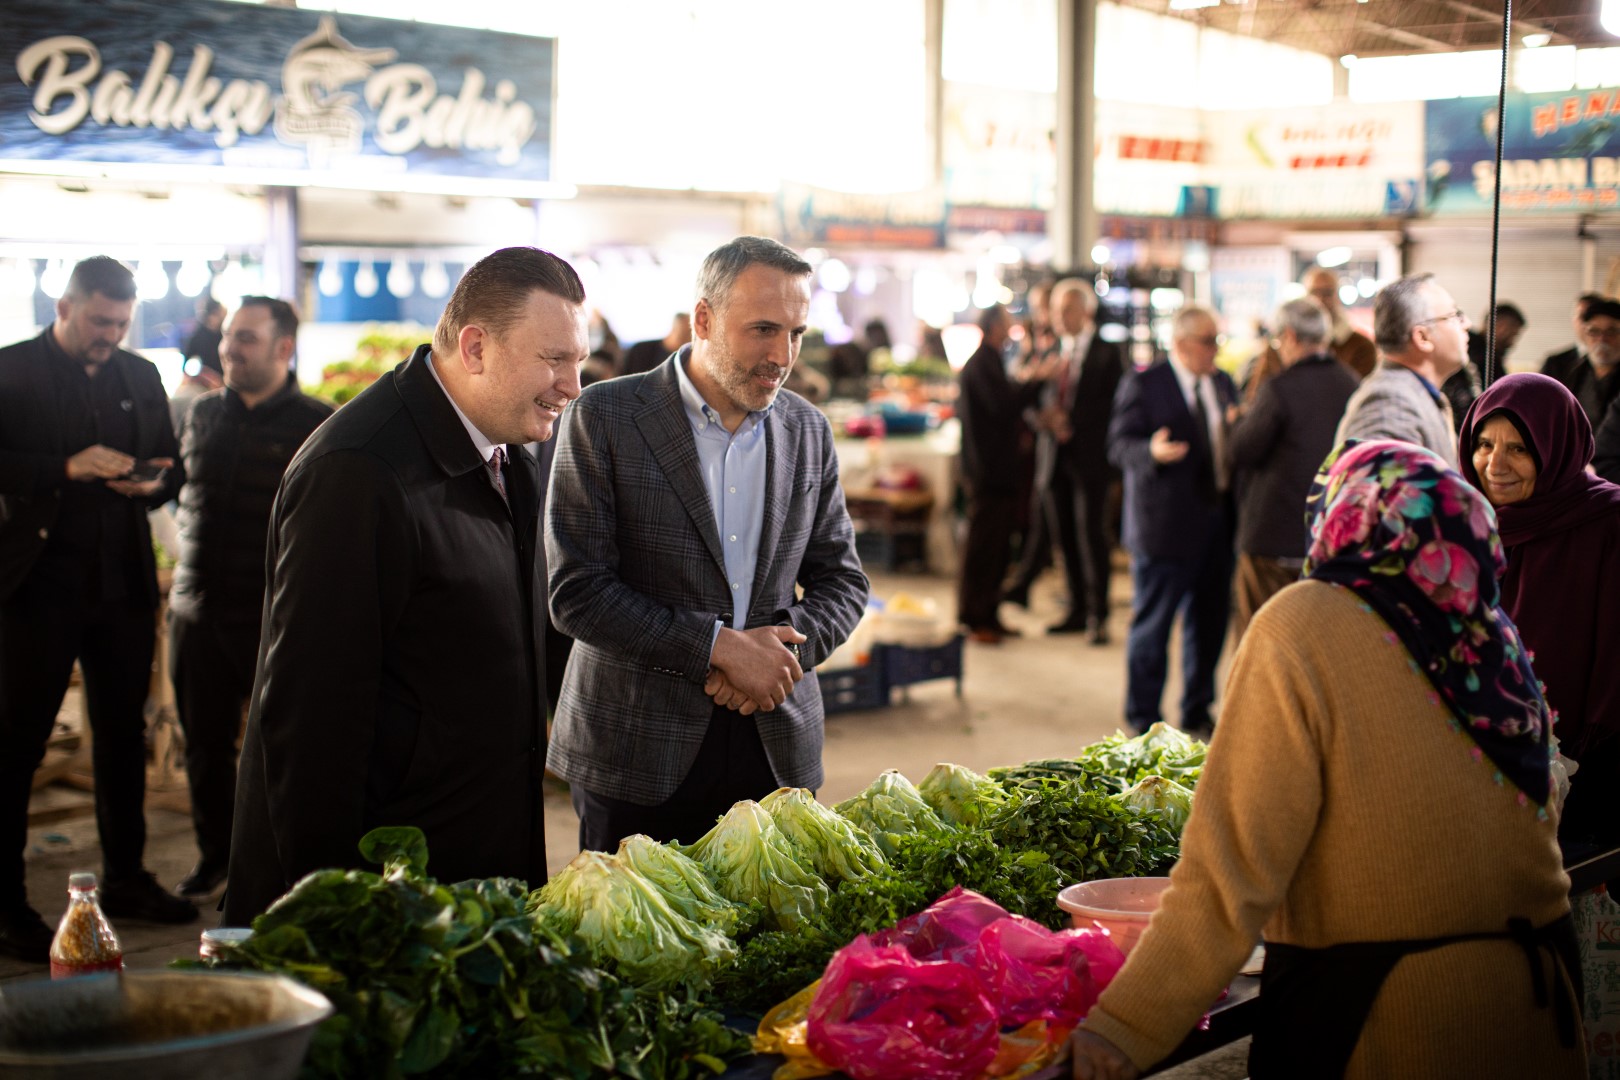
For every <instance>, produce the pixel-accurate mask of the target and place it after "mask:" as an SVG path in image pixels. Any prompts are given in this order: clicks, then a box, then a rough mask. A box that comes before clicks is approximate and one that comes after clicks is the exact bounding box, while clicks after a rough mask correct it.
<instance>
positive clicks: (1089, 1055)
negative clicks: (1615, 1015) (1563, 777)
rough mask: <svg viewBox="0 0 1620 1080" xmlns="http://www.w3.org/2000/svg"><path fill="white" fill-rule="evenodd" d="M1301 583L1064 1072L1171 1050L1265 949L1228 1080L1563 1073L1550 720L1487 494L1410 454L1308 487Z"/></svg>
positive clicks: (1350, 461) (1385, 453)
mask: <svg viewBox="0 0 1620 1080" xmlns="http://www.w3.org/2000/svg"><path fill="white" fill-rule="evenodd" d="M1310 517H1311V541H1312V544H1311V549H1310V552H1309V559H1308V562H1307V564H1306V580H1304V581H1302V582H1300V583H1298V584H1295V585H1291V586H1289V587H1288V588H1287V589H1284V590H1283V591H1282V592H1281V593H1279V594H1278V595H1277V596H1276V597H1274V598H1273V599H1272V600H1271V601H1270V602H1269V603H1267V604H1266V606H1265V607H1264V608H1263V609H1262V610H1261V611H1260V613H1259V614H1258V615H1257V616H1256V618H1255V621H1254V623H1253V624H1252V626H1251V627H1250V629H1249V632H1248V634H1246V635H1245V636H1244V639H1243V643H1242V645H1241V647H1240V648H1239V650H1238V654H1237V658H1236V660H1235V662H1234V664H1233V668H1232V675H1231V679H1230V682H1229V685H1228V689H1227V696H1226V705H1225V708H1224V709H1223V710H1222V714H1221V722H1220V725H1219V726H1218V727H1217V728H1216V735H1215V741H1214V744H1213V745H1212V746H1211V747H1210V753H1209V761H1208V764H1207V765H1206V767H1205V769H1204V774H1203V777H1202V779H1201V780H1200V781H1199V786H1198V796H1197V799H1196V800H1195V801H1194V803H1193V812H1192V817H1191V818H1190V819H1189V821H1188V823H1187V828H1186V832H1185V834H1184V836H1183V838H1182V857H1181V861H1180V862H1179V863H1178V864H1177V865H1176V868H1175V870H1174V871H1173V872H1172V874H1171V878H1170V880H1171V887H1170V889H1169V890H1168V891H1167V892H1166V893H1165V895H1164V900H1163V903H1162V904H1161V906H1160V909H1159V911H1158V913H1157V914H1156V915H1155V916H1154V919H1153V922H1152V924H1151V925H1150V926H1149V928H1148V931H1147V933H1146V934H1145V935H1143V937H1142V939H1141V941H1140V943H1139V944H1138V945H1137V947H1136V949H1135V950H1134V951H1133V952H1132V953H1131V956H1130V959H1129V960H1128V961H1127V962H1126V965H1125V967H1124V968H1123V969H1122V970H1121V972H1120V973H1119V975H1118V976H1117V977H1116V978H1115V980H1114V982H1113V984H1112V985H1110V986H1109V988H1108V989H1107V990H1106V991H1105V992H1104V993H1103V996H1102V998H1101V1000H1100V1001H1099V1002H1098V1004H1097V1006H1096V1008H1095V1009H1093V1010H1092V1013H1091V1015H1090V1016H1089V1017H1088V1018H1087V1020H1086V1022H1085V1025H1084V1027H1083V1028H1082V1029H1081V1031H1079V1032H1077V1033H1076V1035H1075V1039H1074V1050H1075V1066H1074V1075H1075V1076H1076V1077H1084V1078H1087V1080H1091V1078H1104V1077H1106V1078H1127V1080H1128V1078H1130V1077H1134V1076H1135V1075H1137V1071H1138V1070H1139V1069H1142V1068H1146V1067H1147V1066H1149V1065H1151V1064H1153V1063H1154V1062H1155V1061H1158V1060H1159V1059H1160V1058H1162V1057H1164V1056H1165V1054H1167V1053H1168V1052H1169V1051H1170V1050H1172V1049H1173V1048H1174V1047H1175V1046H1176V1045H1177V1044H1178V1043H1179V1042H1180V1040H1181V1039H1182V1037H1183V1036H1184V1035H1185V1034H1186V1033H1187V1031H1188V1030H1190V1029H1191V1028H1192V1026H1193V1024H1194V1023H1196V1022H1197V1020H1198V1018H1199V1016H1200V1015H1201V1014H1202V1013H1203V1012H1204V1010H1205V1009H1206V1008H1208V1007H1209V1005H1210V1004H1212V1003H1213V1002H1214V1001H1215V999H1216V997H1217V996H1218V995H1219V993H1220V990H1221V988H1222V987H1224V986H1225V985H1226V984H1227V982H1228V981H1230V979H1231V978H1232V976H1233V975H1235V974H1236V973H1237V971H1238V969H1239V967H1240V966H1241V965H1242V963H1243V960H1244V958H1245V957H1246V956H1247V955H1248V953H1249V950H1250V949H1251V948H1252V946H1253V945H1254V943H1255V941H1256V940H1257V939H1258V938H1259V937H1261V935H1262V932H1263V933H1264V938H1265V942H1266V965H1265V971H1264V974H1263V975H1262V977H1261V995H1260V1002H1259V1006H1258V1019H1257V1023H1256V1027H1255V1034H1254V1042H1253V1046H1252V1049H1251V1053H1250V1059H1249V1069H1250V1075H1251V1076H1253V1077H1254V1078H1255V1080H1266V1078H1270V1077H1290V1078H1292V1077H1311V1078H1312V1080H1320V1078H1329V1077H1340V1076H1345V1077H1380V1078H1383V1077H1401V1078H1403V1080H1409V1078H1423V1077H1465V1076H1466V1077H1470V1078H1481V1077H1484V1078H1489V1077H1501V1078H1504V1080H1505V1078H1510V1077H1511V1078H1520V1077H1527V1076H1535V1077H1546V1078H1562V1077H1570V1078H1574V1077H1581V1076H1585V1074H1586V1068H1585V1051H1584V1042H1583V1040H1582V1038H1581V1032H1580V1018H1579V1007H1578V999H1579V978H1580V974H1579V973H1580V968H1579V962H1578V959H1577V956H1576V950H1575V939H1574V934H1573V931H1572V930H1571V928H1570V922H1569V901H1568V895H1567V894H1568V891H1569V878H1568V877H1567V876H1566V875H1565V874H1564V871H1563V866H1562V860H1561V858H1560V855H1559V850H1558V843H1557V838H1556V836H1555V833H1554V823H1553V821H1552V816H1551V815H1550V814H1549V811H1548V805H1547V804H1548V799H1549V795H1550V791H1551V779H1550V771H1549V766H1550V761H1549V751H1548V743H1547V729H1548V719H1549V718H1548V714H1547V709H1546V705H1545V704H1544V703H1543V701H1542V699H1541V695H1540V693H1539V691H1538V690H1537V687H1536V681H1535V676H1534V675H1533V674H1532V672H1531V670H1530V667H1529V663H1528V661H1527V659H1526V657H1525V653H1524V649H1523V646H1522V645H1521V643H1520V641H1519V636H1518V632H1517V630H1516V629H1515V628H1514V626H1513V622H1512V620H1511V619H1509V618H1508V617H1507V615H1506V614H1505V613H1504V612H1503V611H1502V609H1501V607H1500V605H1499V597H1498V593H1497V574H1498V571H1499V569H1500V567H1501V565H1502V559H1503V555H1502V546H1501V542H1500V540H1499V539H1498V537H1497V534H1496V519H1495V515H1494V514H1493V513H1492V511H1491V507H1490V505H1489V504H1488V503H1487V502H1486V501H1485V499H1484V497H1483V496H1481V495H1480V493H1479V492H1478V491H1476V490H1474V488H1472V487H1471V486H1469V484H1468V483H1467V482H1466V481H1465V480H1464V479H1463V478H1462V477H1461V476H1459V475H1458V474H1457V473H1456V472H1455V471H1453V470H1452V469H1450V468H1447V467H1446V465H1445V464H1444V463H1443V462H1442V461H1441V460H1440V459H1439V458H1438V457H1436V456H1435V455H1433V454H1431V453H1430V452H1428V451H1427V450H1423V449H1421V448H1419V447H1416V446H1412V445H1410V444H1406V443H1394V442H1369V443H1360V444H1358V443H1354V442H1351V443H1347V444H1345V446H1344V447H1342V448H1341V449H1340V450H1339V451H1338V452H1336V454H1335V456H1333V457H1330V458H1329V459H1328V461H1327V463H1325V464H1324V466H1323V470H1322V472H1321V473H1319V474H1318V476H1317V480H1316V486H1315V487H1314V488H1313V489H1312V494H1311V501H1310Z"/></svg>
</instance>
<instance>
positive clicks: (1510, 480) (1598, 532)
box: [1458, 372, 1620, 842]
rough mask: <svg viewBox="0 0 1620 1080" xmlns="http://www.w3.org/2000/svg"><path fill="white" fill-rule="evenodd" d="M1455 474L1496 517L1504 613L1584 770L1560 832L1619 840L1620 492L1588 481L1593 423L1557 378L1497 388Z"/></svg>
mask: <svg viewBox="0 0 1620 1080" xmlns="http://www.w3.org/2000/svg"><path fill="white" fill-rule="evenodd" d="M1460 442H1461V445H1460V446H1459V448H1458V451H1459V455H1460V460H1461V462H1462V474H1463V475H1464V476H1466V477H1467V478H1468V480H1469V482H1470V483H1472V484H1473V485H1474V486H1475V487H1477V488H1479V489H1480V490H1481V491H1482V492H1484V493H1485V497H1486V498H1487V499H1489V500H1490V502H1491V505H1492V506H1494V507H1495V508H1496V519H1497V523H1498V527H1499V528H1500V530H1501V534H1502V543H1503V545H1505V546H1506V548H1507V552H1508V562H1507V571H1506V573H1504V574H1503V575H1502V606H1503V607H1504V608H1506V609H1507V610H1508V612H1509V613H1511V614H1512V616H1513V621H1514V622H1515V623H1517V624H1518V626H1519V629H1520V630H1521V631H1522V632H1523V633H1524V643H1525V647H1526V648H1527V649H1529V650H1530V652H1531V654H1532V655H1533V657H1534V660H1535V665H1536V674H1537V676H1539V677H1540V678H1541V681H1542V691H1543V693H1544V694H1545V695H1546V697H1547V705H1548V707H1549V708H1551V709H1552V710H1553V715H1554V717H1555V718H1556V723H1555V725H1554V727H1553V734H1554V735H1556V736H1557V737H1558V741H1559V743H1560V744H1561V746H1560V749H1561V750H1562V751H1563V752H1564V754H1565V755H1566V756H1568V757H1572V758H1574V759H1575V760H1576V761H1578V762H1580V771H1579V772H1577V773H1576V775H1575V781H1574V787H1573V789H1572V790H1571V791H1570V793H1569V801H1568V802H1567V803H1565V804H1564V812H1563V814H1562V815H1561V819H1560V821H1559V824H1558V830H1559V832H1560V833H1561V834H1562V835H1563V837H1564V839H1565V841H1566V842H1567V841H1569V840H1572V839H1581V838H1588V839H1590V838H1596V839H1599V840H1604V841H1612V840H1615V839H1620V487H1616V486H1615V485H1614V484H1611V483H1609V482H1608V481H1607V480H1601V479H1599V478H1598V477H1596V476H1593V475H1592V474H1591V473H1589V472H1587V471H1586V466H1587V464H1588V463H1589V462H1590V461H1591V460H1592V425H1591V422H1590V421H1588V420H1587V418H1586V410H1585V409H1583V408H1581V403H1580V402H1579V401H1577V400H1576V398H1575V395H1574V394H1572V393H1570V392H1569V390H1568V389H1566V388H1565V387H1564V385H1563V384H1562V383H1560V382H1559V381H1558V380H1556V379H1549V378H1548V377H1547V376H1545V375H1535V374H1531V373H1529V372H1525V373H1522V374H1517V375H1508V376H1505V377H1503V378H1500V379H1498V380H1496V382H1494V383H1492V384H1491V388H1490V389H1489V390H1486V391H1485V392H1484V393H1483V394H1481V395H1480V397H1479V398H1478V400H1476V401H1475V402H1474V404H1473V407H1472V408H1470V409H1469V410H1468V413H1467V415H1465V416H1464V417H1463V425H1462V435H1461V439H1460Z"/></svg>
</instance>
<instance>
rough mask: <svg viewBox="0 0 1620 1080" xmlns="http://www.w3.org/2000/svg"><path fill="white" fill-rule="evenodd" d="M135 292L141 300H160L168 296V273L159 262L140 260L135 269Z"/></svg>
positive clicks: (156, 260) (155, 260)
mask: <svg viewBox="0 0 1620 1080" xmlns="http://www.w3.org/2000/svg"><path fill="white" fill-rule="evenodd" d="M135 291H136V292H138V293H139V294H140V297H141V299H142V300H161V299H163V298H164V297H165V296H168V295H169V272H168V271H167V270H165V269H163V263H162V262H161V261H160V260H158V259H142V260H141V263H140V265H139V266H138V267H136V268H135Z"/></svg>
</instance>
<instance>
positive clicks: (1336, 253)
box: [1316, 247, 1355, 267]
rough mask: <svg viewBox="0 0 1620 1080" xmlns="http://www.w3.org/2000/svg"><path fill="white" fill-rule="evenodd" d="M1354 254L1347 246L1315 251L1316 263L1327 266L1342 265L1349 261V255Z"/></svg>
mask: <svg viewBox="0 0 1620 1080" xmlns="http://www.w3.org/2000/svg"><path fill="white" fill-rule="evenodd" d="M1354 254H1355V252H1353V251H1351V250H1350V249H1349V248H1347V247H1330V248H1324V249H1323V250H1322V251H1320V252H1318V253H1317V256H1316V265H1317V266H1328V267H1331V266H1343V265H1344V264H1345V263H1347V262H1349V261H1350V257H1351V256H1352V255H1354Z"/></svg>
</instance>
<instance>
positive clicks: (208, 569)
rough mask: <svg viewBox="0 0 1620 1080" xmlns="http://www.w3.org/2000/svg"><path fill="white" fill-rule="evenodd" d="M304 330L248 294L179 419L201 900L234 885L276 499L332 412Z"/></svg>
mask: <svg viewBox="0 0 1620 1080" xmlns="http://www.w3.org/2000/svg"><path fill="white" fill-rule="evenodd" d="M297 337H298V315H297V313H296V312H294V311H293V308H292V305H291V304H289V303H287V302H286V301H285V300H276V299H273V298H271V297H268V296H245V297H243V298H242V303H241V306H239V307H238V308H237V309H236V311H235V312H233V313H232V315H231V318H230V322H229V323H228V324H227V325H226V327H225V333H224V336H223V338H222V341H221V345H222V347H221V349H220V359H221V361H222V362H223V364H224V368H225V385H224V387H223V388H221V389H219V390H215V391H212V392H210V393H207V394H204V395H203V396H201V397H199V398H198V399H197V400H196V402H195V404H193V406H192V408H191V410H190V411H189V412H188V413H187V414H186V417H185V419H184V420H183V421H182V423H181V425H180V459H181V460H182V461H183V462H185V466H186V486H185V487H184V488H182V489H181V491H180V510H179V514H178V515H177V517H178V521H179V526H180V562H179V565H178V566H177V567H176V568H175V573H174V587H173V588H172V589H171V590H170V591H169V670H170V674H171V676H172V680H173V683H174V697H175V711H176V712H177V713H178V715H179V718H180V727H181V730H183V731H184V732H185V733H186V780H187V782H188V783H189V784H190V785H191V819H192V823H193V824H194V825H195V826H196V829H197V849H198V851H199V852H200V853H201V856H202V857H201V859H200V860H199V861H198V863H197V865H196V867H195V868H194V869H193V870H192V871H191V873H190V874H188V875H187V876H186V877H185V878H184V879H182V880H181V882H180V884H179V886H178V887H177V888H176V889H175V891H176V892H177V893H179V894H180V895H181V896H185V897H190V898H194V899H197V898H202V897H206V896H210V895H212V894H213V893H214V892H215V891H217V890H218V889H219V887H220V885H222V884H224V882H225V870H226V867H227V866H228V865H229V861H230V852H231V815H232V813H233V811H234V807H235V805H236V738H237V736H238V735H239V734H240V733H241V728H242V707H243V705H245V704H246V703H247V700H248V695H249V694H250V693H252V691H253V666H254V662H255V660H256V658H257V657H258V654H259V623H260V620H261V618H262V617H263V614H264V551H265V532H266V530H268V529H269V526H270V507H271V504H272V503H273V502H274V500H275V497H276V488H277V487H278V486H280V484H281V477H282V474H283V473H285V472H286V471H287V464H288V462H290V461H292V456H293V454H295V453H297V452H298V448H299V447H300V446H302V445H303V444H304V440H305V439H307V438H309V435H310V433H311V432H312V431H314V430H315V429H316V428H317V427H319V426H320V424H321V422H322V421H323V420H325V419H326V418H327V417H328V416H331V415H332V407H331V406H330V405H328V404H326V403H325V402H323V401H317V400H316V399H314V398H312V397H310V396H309V395H307V394H304V393H302V392H301V391H300V390H299V389H298V380H297V379H295V378H294V377H293V374H292V370H291V367H290V366H289V365H290V364H291V362H292V356H293V350H294V348H295V345H296V343H297Z"/></svg>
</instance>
